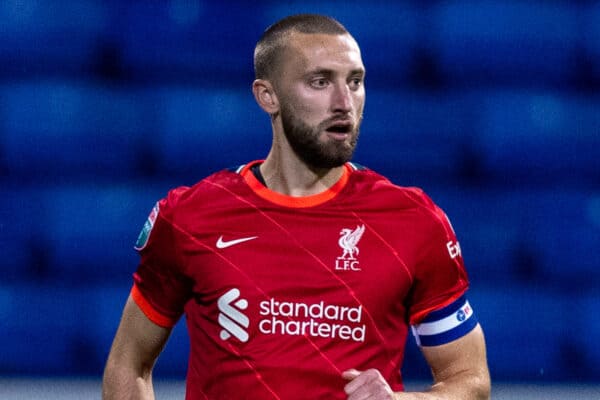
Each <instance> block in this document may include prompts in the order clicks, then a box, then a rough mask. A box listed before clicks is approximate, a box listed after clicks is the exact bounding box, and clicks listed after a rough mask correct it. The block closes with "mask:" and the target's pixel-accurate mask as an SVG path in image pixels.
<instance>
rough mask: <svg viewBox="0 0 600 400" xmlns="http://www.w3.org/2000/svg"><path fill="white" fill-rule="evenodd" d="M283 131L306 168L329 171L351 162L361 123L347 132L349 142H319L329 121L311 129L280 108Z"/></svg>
mask: <svg viewBox="0 0 600 400" xmlns="http://www.w3.org/2000/svg"><path fill="white" fill-rule="evenodd" d="M280 113H281V124H282V126H283V132H284V134H285V137H286V139H287V141H288V142H289V144H290V146H291V147H292V150H293V151H294V153H296V155H297V156H298V158H300V159H301V160H302V161H303V162H304V163H305V164H306V165H308V166H309V167H312V168H315V169H331V168H336V167H340V166H342V165H344V164H345V163H346V162H348V161H350V160H351V159H352V156H353V155H354V150H355V149H356V144H357V142H358V136H359V129H360V123H361V121H360V120H359V121H357V122H356V124H355V125H354V127H353V130H352V131H351V132H350V135H351V136H350V141H349V142H347V141H336V140H320V137H321V135H322V133H323V132H324V131H325V129H326V128H327V126H328V125H329V124H331V122H332V121H331V120H327V121H324V122H322V123H320V124H319V125H317V126H310V125H308V124H306V123H305V122H304V121H302V120H300V119H299V118H296V117H295V115H294V111H293V110H291V109H290V108H289V107H287V106H283V105H282V107H281V110H280Z"/></svg>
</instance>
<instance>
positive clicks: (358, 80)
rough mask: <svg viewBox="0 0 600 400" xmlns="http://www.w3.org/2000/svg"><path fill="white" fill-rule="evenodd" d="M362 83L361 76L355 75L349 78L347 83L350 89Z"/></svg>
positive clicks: (358, 86)
mask: <svg viewBox="0 0 600 400" xmlns="http://www.w3.org/2000/svg"><path fill="white" fill-rule="evenodd" d="M362 84H363V77H362V76H355V77H352V78H350V82H349V85H350V88H351V89H358V88H360V87H361V86H362Z"/></svg>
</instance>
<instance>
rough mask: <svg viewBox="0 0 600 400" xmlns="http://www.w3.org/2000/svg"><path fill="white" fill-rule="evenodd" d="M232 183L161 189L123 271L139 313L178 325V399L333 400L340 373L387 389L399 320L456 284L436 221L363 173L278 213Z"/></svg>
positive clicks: (402, 193)
mask: <svg viewBox="0 0 600 400" xmlns="http://www.w3.org/2000/svg"><path fill="white" fill-rule="evenodd" d="M242 172H243V174H242V175H240V174H238V173H235V172H230V171H222V172H219V173H216V174H214V175H212V176H210V177H208V178H206V179H204V180H202V181H201V182H199V183H198V184H197V185H195V186H193V187H192V188H179V189H176V190H174V191H172V192H170V193H169V195H168V196H167V198H165V199H163V200H162V201H161V202H160V214H159V216H158V218H157V220H156V222H155V225H154V227H153V230H152V232H151V234H150V238H149V241H148V244H147V245H146V247H145V248H144V249H143V250H141V251H140V255H141V262H140V266H139V267H138V270H137V271H136V273H135V274H134V278H135V287H136V288H137V289H136V290H139V294H140V296H142V298H143V299H144V300H145V302H146V303H147V304H146V306H145V309H148V308H150V309H151V313H150V314H151V315H154V314H153V313H155V314H157V315H162V316H163V317H164V318H165V320H166V321H175V320H177V318H179V316H181V315H182V314H183V313H185V315H186V319H187V325H188V331H189V335H190V343H191V354H190V360H189V370H188V378H187V398H189V399H236V398H255V399H277V398H279V399H286V400H289V399H292V400H293V399H318V398H327V399H345V398H346V396H345V394H344V392H343V386H344V384H345V383H346V382H345V381H344V380H343V379H342V378H341V372H342V371H344V370H346V369H349V368H356V369H359V370H364V369H367V368H377V369H379V370H380V371H381V373H382V374H383V376H384V377H385V378H386V379H387V381H388V382H389V383H390V385H391V386H392V388H393V389H394V390H401V389H402V387H403V386H402V378H401V376H400V366H401V363H402V360H403V356H404V344H405V341H406V337H407V334H408V322H409V321H412V322H413V323H414V322H417V321H419V320H421V319H422V318H423V317H424V316H426V315H427V313H429V312H430V311H432V310H435V309H439V308H441V307H443V306H445V305H446V304H448V303H450V302H452V301H453V300H454V299H455V298H457V297H458V296H460V295H461V294H463V293H464V292H465V290H466V289H467V286H468V282H467V277H466V273H465V270H464V267H463V263H462V257H460V256H458V257H455V258H452V257H451V255H450V253H449V251H448V248H447V244H448V242H456V238H455V236H454V233H453V232H452V229H451V227H450V225H449V223H448V221H447V219H446V217H445V215H444V213H443V212H442V211H441V210H440V209H439V208H437V207H436V206H435V204H433V202H432V201H431V200H430V199H429V198H428V197H427V196H426V195H424V194H423V193H422V191H420V190H418V189H414V188H402V187H398V186H395V185H393V184H391V183H390V182H389V181H388V180H386V179H385V178H383V177H381V176H380V175H378V174H376V173H374V172H372V171H369V170H358V171H355V170H353V169H352V168H350V167H347V168H346V173H345V174H346V175H345V178H343V179H344V180H345V181H344V182H341V183H339V184H337V185H334V186H335V190H334V192H335V193H334V195H333V196H329V197H324V198H321V200H319V201H311V202H310V204H305V205H298V203H294V205H292V206H291V207H290V206H286V205H285V201H284V202H283V203H282V202H281V201H279V200H281V199H282V196H281V195H277V196H275V197H276V198H277V199H278V200H277V201H276V202H273V201H271V200H272V198H271V197H270V195H269V193H268V189H266V188H262V189H261V190H260V193H257V192H256V191H255V190H254V189H255V184H256V182H255V183H253V184H250V185H249V184H248V181H252V179H251V178H249V177H248V175H247V174H250V173H251V172H249V169H248V168H245V169H243V170H242ZM270 199H271V200H270ZM361 227H362V230H361ZM361 232H362V235H360V233H361ZM352 234H354V237H355V238H356V236H357V235H358V236H360V237H359V238H358V241H356V242H355V248H351V249H344V248H343V247H342V243H344V244H345V245H346V246H348V244H347V243H348V242H349V240H351V237H352ZM343 237H345V238H349V239H348V240H346V241H344V240H342V238H343ZM219 239H221V242H225V243H226V246H227V244H228V243H229V244H231V243H232V241H234V240H237V239H246V240H245V241H243V242H239V243H236V244H233V245H229V246H227V247H224V248H218V247H217V242H218V241H219ZM219 300H221V305H219V303H220V301H219ZM138 304H139V303H138ZM220 307H221V308H220ZM143 309H144V308H143ZM145 312H146V311H145ZM147 315H148V314H147ZM155 318H156V315H155ZM151 319H152V318H151ZM227 320H229V322H227ZM238 335H239V337H238ZM240 338H241V339H240ZM159 362H160V361H159Z"/></svg>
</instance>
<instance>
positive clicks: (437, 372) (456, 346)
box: [343, 325, 491, 400]
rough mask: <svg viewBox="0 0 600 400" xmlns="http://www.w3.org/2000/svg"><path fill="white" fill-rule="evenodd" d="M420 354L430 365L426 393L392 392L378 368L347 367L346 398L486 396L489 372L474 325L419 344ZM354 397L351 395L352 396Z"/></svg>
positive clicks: (432, 399) (430, 399)
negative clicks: (446, 339) (458, 334)
mask: <svg viewBox="0 0 600 400" xmlns="http://www.w3.org/2000/svg"><path fill="white" fill-rule="evenodd" d="M422 351H423V355H424V356H425V359H426V360H427V363H428V364H429V366H430V367H431V371H432V374H433V379H434V384H433V386H432V387H431V388H430V389H429V390H428V391H427V392H420V393H416V392H415V393H393V392H392V391H391V389H390V387H389V385H388V384H387V382H385V380H384V379H383V378H382V376H381V374H380V373H379V371H377V370H374V369H371V370H367V371H364V372H360V371H356V370H350V371H346V372H344V375H343V376H344V378H346V379H348V380H350V381H351V382H350V383H348V384H347V385H346V388H345V390H346V393H347V394H348V399H349V400H352V399H355V398H356V399H358V398H363V397H361V396H365V395H366V394H367V393H368V394H369V395H371V396H373V397H369V398H373V399H388V400H393V399H395V400H446V399H448V400H449V399H464V400H471V399H472V400H479V399H481V400H484V399H489V398H490V385H491V384H490V375H489V371H488V367H487V359H486V350H485V339H484V337H483V331H482V330H481V327H480V326H479V325H478V326H477V327H476V328H475V329H474V330H472V331H471V332H470V333H468V334H467V335H465V336H463V337H462V338H460V339H457V340H455V341H453V342H451V343H447V344H444V345H441V346H432V347H423V348H422ZM353 396H354V397H353Z"/></svg>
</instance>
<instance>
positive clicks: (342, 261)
mask: <svg viewBox="0 0 600 400" xmlns="http://www.w3.org/2000/svg"><path fill="white" fill-rule="evenodd" d="M364 232H365V226H364V225H358V226H357V227H356V228H355V229H354V230H352V229H348V228H344V229H342V230H341V232H340V239H339V240H338V244H339V245H340V247H341V248H342V255H341V256H340V257H338V258H337V259H336V261H335V269H336V270H342V271H347V270H351V271H360V265H359V262H358V260H357V258H356V256H358V253H359V250H358V242H359V241H360V238H361V237H362V235H363V233H364Z"/></svg>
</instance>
